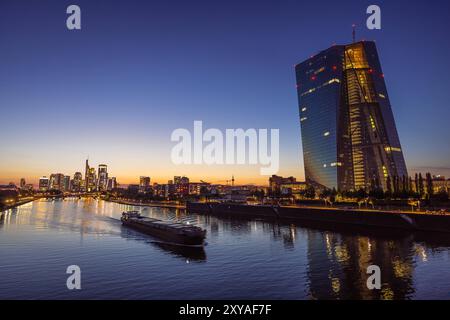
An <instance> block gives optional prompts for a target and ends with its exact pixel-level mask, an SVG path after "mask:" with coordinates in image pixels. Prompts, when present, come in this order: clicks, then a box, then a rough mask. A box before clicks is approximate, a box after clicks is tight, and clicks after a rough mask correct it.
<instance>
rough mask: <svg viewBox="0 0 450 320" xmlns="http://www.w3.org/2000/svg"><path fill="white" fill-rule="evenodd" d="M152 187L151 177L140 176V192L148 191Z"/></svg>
mask: <svg viewBox="0 0 450 320" xmlns="http://www.w3.org/2000/svg"><path fill="white" fill-rule="evenodd" d="M149 189H150V177H145V176H141V177H140V178H139V192H146V191H148V190H149Z"/></svg>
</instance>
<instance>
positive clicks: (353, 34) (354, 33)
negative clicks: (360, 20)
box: [352, 24, 356, 43]
mask: <svg viewBox="0 0 450 320" xmlns="http://www.w3.org/2000/svg"><path fill="white" fill-rule="evenodd" d="M352 29H353V31H352V36H353V43H355V42H356V24H352Z"/></svg>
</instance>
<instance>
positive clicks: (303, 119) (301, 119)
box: [300, 117, 308, 121]
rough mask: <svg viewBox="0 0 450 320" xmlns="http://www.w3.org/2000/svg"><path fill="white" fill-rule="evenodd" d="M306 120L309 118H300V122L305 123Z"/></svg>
mask: <svg viewBox="0 0 450 320" xmlns="http://www.w3.org/2000/svg"><path fill="white" fill-rule="evenodd" d="M306 119H308V117H303V118H300V121H305V120H306Z"/></svg>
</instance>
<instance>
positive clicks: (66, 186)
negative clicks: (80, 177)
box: [62, 176, 71, 192]
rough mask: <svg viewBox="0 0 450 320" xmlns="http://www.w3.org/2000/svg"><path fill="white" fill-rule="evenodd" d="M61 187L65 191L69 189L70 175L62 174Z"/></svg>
mask: <svg viewBox="0 0 450 320" xmlns="http://www.w3.org/2000/svg"><path fill="white" fill-rule="evenodd" d="M62 189H63V190H64V191H66V192H68V191H70V189H71V184H70V176H64V179H63V187H62Z"/></svg>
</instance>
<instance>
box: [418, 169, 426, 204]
mask: <svg viewBox="0 0 450 320" xmlns="http://www.w3.org/2000/svg"><path fill="white" fill-rule="evenodd" d="M424 193H425V190H424V188H423V178H422V173H419V196H420V197H421V198H422V197H423V194H424Z"/></svg>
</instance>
